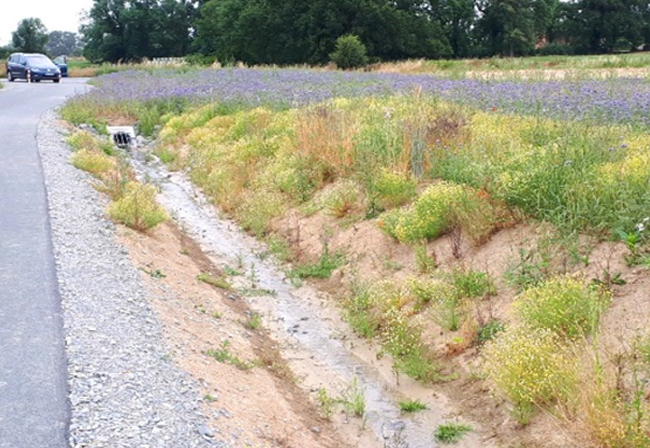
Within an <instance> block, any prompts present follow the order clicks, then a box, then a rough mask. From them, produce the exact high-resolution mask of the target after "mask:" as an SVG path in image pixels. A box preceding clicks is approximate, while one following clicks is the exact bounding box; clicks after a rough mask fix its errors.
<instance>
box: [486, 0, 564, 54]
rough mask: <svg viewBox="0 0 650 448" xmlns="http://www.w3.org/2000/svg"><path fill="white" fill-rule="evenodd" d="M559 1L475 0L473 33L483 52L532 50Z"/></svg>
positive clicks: (543, 32) (550, 22)
mask: <svg viewBox="0 0 650 448" xmlns="http://www.w3.org/2000/svg"><path fill="white" fill-rule="evenodd" d="M557 4H558V0H478V1H477V2H476V5H477V8H478V10H479V12H480V14H481V16H480V19H479V20H478V24H477V28H476V32H477V41H478V43H479V45H480V46H481V48H482V52H483V53H484V54H485V55H504V56H521V55H526V54H529V53H531V52H532V50H533V49H534V47H535V44H537V42H539V41H540V40H541V39H542V38H545V37H546V33H547V30H548V29H549V27H550V26H551V25H552V22H553V14H554V12H555V10H556V5H557Z"/></svg>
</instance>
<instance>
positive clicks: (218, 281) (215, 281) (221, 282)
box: [196, 272, 232, 291]
mask: <svg viewBox="0 0 650 448" xmlns="http://www.w3.org/2000/svg"><path fill="white" fill-rule="evenodd" d="M196 279H197V280H198V281H200V282H203V283H207V284H208V285H212V286H214V287H216V288H220V289H225V290H226V291H230V290H232V286H231V285H230V283H228V282H227V281H226V279H224V278H223V277H216V276H214V275H212V274H210V273H208V272H202V273H201V274H199V275H198V276H197V277H196Z"/></svg>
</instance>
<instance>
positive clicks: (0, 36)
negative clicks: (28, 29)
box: [0, 0, 93, 45]
mask: <svg viewBox="0 0 650 448" xmlns="http://www.w3.org/2000/svg"><path fill="white" fill-rule="evenodd" d="M92 5H93V0H58V1H57V0H12V1H9V0H3V1H2V12H0V45H7V44H8V43H10V42H11V33H12V32H14V31H16V28H18V23H19V22H20V21H21V20H23V19H28V18H30V17H36V18H38V19H41V21H42V22H43V24H44V25H45V27H46V28H47V31H48V32H50V31H74V32H77V31H79V22H80V21H81V15H80V14H81V12H82V10H84V9H85V10H89V9H90V8H91V7H92Z"/></svg>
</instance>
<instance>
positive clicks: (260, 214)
mask: <svg viewBox="0 0 650 448" xmlns="http://www.w3.org/2000/svg"><path fill="white" fill-rule="evenodd" d="M285 203H286V199H285V198H284V196H283V195H282V194H281V193H278V192H273V191H268V190H257V191H249V192H246V193H245V194H244V195H243V199H242V202H241V204H240V206H239V207H238V208H237V210H236V213H235V215H236V216H237V218H238V219H239V222H240V223H241V226H242V227H243V228H244V229H246V230H248V231H250V232H251V233H253V234H254V235H256V236H264V235H265V234H266V233H267V232H268V229H269V224H270V222H271V219H273V218H275V217H276V216H280V215H281V214H282V213H283V212H284V210H285V207H286V205H285Z"/></svg>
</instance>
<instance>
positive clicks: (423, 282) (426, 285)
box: [405, 277, 457, 309]
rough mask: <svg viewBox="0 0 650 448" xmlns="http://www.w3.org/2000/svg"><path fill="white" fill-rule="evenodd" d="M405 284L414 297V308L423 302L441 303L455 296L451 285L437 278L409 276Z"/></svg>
mask: <svg viewBox="0 0 650 448" xmlns="http://www.w3.org/2000/svg"><path fill="white" fill-rule="evenodd" d="M405 285H406V289H407V291H408V292H409V294H410V295H412V296H413V297H414V298H415V307H416V309H419V308H420V307H421V306H422V305H424V304H425V303H431V302H432V303H441V302H444V301H446V300H448V299H449V298H452V297H456V296H457V292H456V289H455V288H454V287H453V286H451V285H449V284H447V283H444V282H441V281H438V280H432V279H426V278H417V277H411V278H409V279H407V280H406V282H405Z"/></svg>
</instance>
